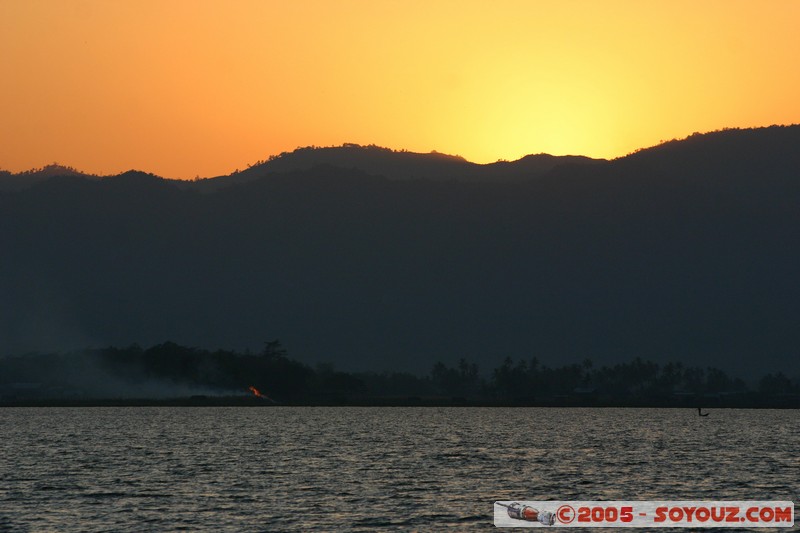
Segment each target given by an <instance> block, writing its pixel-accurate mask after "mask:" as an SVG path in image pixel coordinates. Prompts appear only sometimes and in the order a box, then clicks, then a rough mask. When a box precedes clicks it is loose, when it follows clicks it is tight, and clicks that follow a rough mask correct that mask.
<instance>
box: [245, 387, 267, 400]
mask: <svg viewBox="0 0 800 533" xmlns="http://www.w3.org/2000/svg"><path fill="white" fill-rule="evenodd" d="M248 389H250V392H252V393H253V394H255V395H256V396H257V397H259V398H266V396H264V395H263V394H261V391H260V390H258V389H257V388H255V387H254V386H252V385H250V386H249V387H248Z"/></svg>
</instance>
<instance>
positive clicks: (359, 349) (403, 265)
mask: <svg viewBox="0 0 800 533" xmlns="http://www.w3.org/2000/svg"><path fill="white" fill-rule="evenodd" d="M373 152H374V153H373ZM347 154H350V155H352V159H348V157H345V156H346V155H347ZM353 154H355V155H353ZM799 154H800V127H798V126H791V127H771V128H762V129H757V130H730V131H722V132H716V133H711V134H705V135H695V136H692V137H690V138H688V139H685V140H683V141H675V142H669V143H665V144H663V145H660V146H657V147H653V148H650V149H647V150H642V151H639V152H637V153H634V154H631V155H630V156H627V157H624V158H620V159H617V160H613V161H595V160H588V159H573V158H571V159H562V158H552V157H550V156H532V157H531V158H524V159H522V160H520V161H517V162H513V163H496V164H493V165H473V164H471V163H468V162H466V161H464V160H462V159H460V158H452V157H449V156H441V155H436V154H433V155H430V154H428V155H422V154H404V153H402V152H392V151H389V150H383V149H378V148H372V147H366V148H363V147H343V148H338V149H321V150H314V149H306V150H299V151H297V152H294V153H293V154H289V155H284V156H282V157H279V158H277V159H274V160H273V161H269V162H266V163H263V164H259V165H255V166H254V167H252V168H250V169H248V170H247V171H244V172H240V173H238V174H234V175H231V176H228V177H221V178H216V179H214V180H200V181H197V182H191V183H177V182H173V181H170V180H162V179H160V178H157V177H155V176H152V175H147V174H143V173H134V174H124V175H121V176H117V177H116V178H104V179H99V180H98V179H93V178H86V177H82V176H80V175H77V176H76V175H72V176H67V177H60V178H51V179H46V180H40V181H39V182H38V183H37V184H36V185H35V186H29V187H27V188H24V189H22V190H16V191H14V192H5V193H2V194H0V249H2V250H3V251H4V260H3V261H1V262H0V354H2V353H22V352H24V351H27V350H36V349H38V350H62V349H64V350H65V349H72V348H76V347H81V346H86V345H95V346H97V345H108V344H114V345H118V346H121V345H125V344H127V343H132V342H138V343H141V344H155V343H158V342H163V341H165V340H173V341H175V342H178V343H183V344H188V345H197V346H204V347H209V348H216V347H228V348H237V349H240V348H247V347H250V348H252V349H258V347H259V346H260V345H261V343H262V342H263V341H264V340H265V339H268V338H275V337H279V338H280V339H281V340H282V341H283V342H284V344H285V345H286V347H287V348H288V349H289V351H290V353H291V354H292V356H293V357H297V358H299V359H301V360H304V361H306V362H315V361H332V362H334V363H335V364H336V365H337V366H339V367H341V368H344V369H356V368H363V369H371V370H374V369H382V368H387V369H388V368H391V369H401V370H417V371H428V370H429V369H430V365H431V364H432V362H433V361H435V360H443V361H445V362H448V363H452V362H454V361H456V360H458V359H459V358H461V357H464V358H466V359H467V360H469V361H476V362H478V363H479V364H481V366H483V367H484V368H489V367H492V366H497V365H498V364H499V362H501V361H502V360H503V359H504V358H505V357H506V356H510V357H513V358H514V359H520V358H530V357H533V356H536V357H538V358H539V360H541V361H543V362H544V363H547V364H551V365H555V364H561V363H564V362H573V361H580V360H583V359H585V358H591V359H593V360H595V361H596V362H598V363H606V362H614V361H624V360H630V359H632V358H633V357H637V356H639V357H642V358H646V359H651V360H656V361H665V360H682V361H686V362H689V363H691V364H692V365H702V364H710V365H714V366H718V367H720V368H724V369H726V370H728V371H730V372H731V373H733V374H737V375H741V374H742V373H744V372H753V371H756V370H757V371H758V372H757V373H758V374H759V375H761V374H763V373H765V372H769V371H774V370H782V371H784V372H785V373H790V374H794V375H796V374H797V373H798V372H800V363H799V362H798V359H797V357H796V350H797V346H798V345H800V328H798V327H797V324H798V323H800V305H798V302H800V283H798V281H797V279H796V276H797V271H798V266H799V265H800V247H798V235H800V155H799ZM359 158H361V159H359ZM392 162H394V163H392ZM393 164H394V166H392V165H393ZM281 165H285V166H281ZM526 165H530V166H529V167H526ZM436 169H441V171H437V170H436ZM459 169H460V170H459ZM6 177H7V176H6ZM0 179H5V178H1V177H0Z"/></svg>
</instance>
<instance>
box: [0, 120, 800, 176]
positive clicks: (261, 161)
mask: <svg viewBox="0 0 800 533" xmlns="http://www.w3.org/2000/svg"><path fill="white" fill-rule="evenodd" d="M798 126H800V123H787V124H770V125H767V126H753V127H738V126H732V127H722V128H719V129H716V130H708V131H702V132H699V131H695V132H693V133H690V134H688V135H686V136H684V137H675V138H672V139H662V140H660V141H659V142H658V143H656V144H652V145H648V146H642V147H640V148H636V149H635V150H632V151H630V152H628V153H626V154H624V155H619V156H616V157H610V158H605V157H593V156H589V155H585V154H572V153H568V154H553V153H549V152H530V153H528V154H525V155H522V156H520V157H518V158H516V159H505V158H500V159H497V160H496V161H490V162H486V163H478V162H475V161H471V160H470V159H467V158H466V157H464V156H462V155H460V154H450V153H447V152H440V151H438V150H436V149H432V150H431V151H429V152H415V151H412V150H408V149H405V148H391V147H388V146H381V145H377V144H359V143H352V142H342V143H341V144H339V145H326V146H318V145H314V144H310V145H305V146H297V147H295V148H294V149H293V150H291V151H283V152H280V153H277V154H271V155H269V156H267V158H266V159H259V160H256V161H255V162H253V163H247V164H246V166H245V168H244V169H243V170H241V169H240V168H238V167H237V168H235V169H234V170H232V171H230V172H229V173H227V174H218V175H215V176H200V174H197V175H196V176H195V177H193V178H173V177H168V176H162V175H160V174H156V173H153V172H150V171H147V170H140V169H136V168H128V169H125V170H121V171H119V172H104V173H100V172H90V171H84V170H82V169H79V168H77V167H73V166H72V165H69V164H62V163H60V162H58V161H53V162H52V163H47V164H44V165H42V166H40V167H33V168H29V169H24V170H19V171H16V172H15V171H12V170H8V169H6V168H4V167H2V166H0V173H9V174H11V175H12V176H21V175H26V174H36V173H38V172H42V171H45V170H47V169H49V168H53V167H58V168H63V169H65V170H68V171H71V172H75V173H77V174H82V175H85V176H91V177H97V178H106V177H113V176H120V175H122V174H126V173H128V172H141V173H144V174H149V175H151V176H156V177H158V178H161V179H164V180H169V181H200V180H209V179H214V178H220V177H225V176H232V175H235V174H238V173H241V172H244V171H246V170H249V169H251V168H254V167H257V166H260V165H263V164H266V163H269V162H271V161H274V160H277V159H280V158H281V157H285V156H288V155H291V154H293V153H295V152H298V151H301V150H326V149H336V148H368V149H369V148H371V149H378V150H386V151H390V152H392V153H407V154H415V155H441V156H445V157H451V158H454V159H462V160H463V162H464V163H466V164H470V165H476V166H489V165H496V164H499V163H516V162H518V161H521V160H523V159H525V158H527V157H532V156H550V157H582V158H586V159H590V160H593V161H617V160H620V159H625V158H626V157H629V156H631V155H634V154H637V153H639V152H643V151H647V150H650V149H653V148H658V147H660V146H664V145H667V144H670V143H675V142H682V141H686V140H688V139H691V138H693V137H697V136H705V135H712V134H715V133H724V132H730V131H756V130H764V129H770V128H791V127H798Z"/></svg>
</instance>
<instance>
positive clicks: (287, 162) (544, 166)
mask: <svg viewBox="0 0 800 533" xmlns="http://www.w3.org/2000/svg"><path fill="white" fill-rule="evenodd" d="M597 161H599V160H595V159H590V158H587V157H582V156H561V157H556V156H552V155H548V154H539V155H529V156H526V157H524V158H522V159H519V160H517V161H512V162H508V161H498V162H497V163H490V164H487V165H479V164H476V163H470V162H469V161H467V160H466V159H464V158H462V157H460V156H452V155H445V154H440V153H438V152H431V153H429V154H420V153H414V152H407V151H395V150H390V149H388V148H381V147H378V146H359V145H357V144H346V145H344V146H339V147H326V148H318V147H309V148H298V149H297V150H295V151H293V152H287V153H283V154H280V155H279V156H276V157H273V158H271V159H270V160H269V161H260V162H258V163H256V164H255V165H252V166H251V167H249V168H248V169H247V170H243V171H241V172H236V173H234V174H231V175H228V176H220V177H217V178H211V179H208V180H201V181H199V182H195V183H193V184H192V185H193V187H196V188H198V189H200V190H203V191H213V190H218V189H220V188H224V187H227V186H230V185H233V184H240V183H247V182H249V181H253V180H255V179H258V178H260V177H262V176H264V175H266V174H269V173H276V172H293V171H300V170H311V169H313V168H314V167H318V166H332V167H339V168H344V169H358V170H360V171H362V172H365V173H367V174H372V175H375V176H382V177H386V178H388V179H390V180H415V179H425V180H435V181H453V180H455V181H486V180H492V181H499V180H511V179H521V178H526V177H528V178H529V177H531V176H533V175H541V174H544V173H545V172H548V171H549V170H551V169H552V168H554V167H555V166H558V165H561V164H565V163H592V162H597Z"/></svg>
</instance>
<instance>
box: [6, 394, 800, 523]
mask: <svg viewBox="0 0 800 533" xmlns="http://www.w3.org/2000/svg"><path fill="white" fill-rule="evenodd" d="M710 412H711V415H710V416H709V417H707V418H700V417H698V416H697V413H696V411H693V410H686V409H558V408H511V409H502V408H387V407H378V408H352V407H342V408H336V407H263V408H262V407H249V408H248V407H230V408H225V407H218V408H201V407H152V408H140V407H97V408H0V433H1V436H0V531H11V532H17V531H19V532H24V531H175V530H185V531H199V530H207V531H237V532H238V531H308V530H323V531H334V530H349V531H375V530H381V529H383V530H392V531H395V530H399V531H414V530H420V531H431V530H442V529H447V528H451V529H452V530H456V531H460V530H480V529H484V530H488V529H494V527H493V525H492V517H493V506H492V504H493V502H494V501H495V500H648V499H658V500H695V499H700V500H762V499H763V500H794V501H795V503H797V501H798V499H799V498H798V496H800V412H798V411H796V410H784V411H781V410H774V411H772V410H711V411H710ZM794 530H797V526H795V528H794ZM597 531H609V530H608V529H603V530H597ZM629 531H637V530H629ZM638 531H642V530H638ZM661 531H664V530H661ZM706 531H708V530H706ZM727 531H732V530H727ZM761 531H765V530H763V529H762V530H761ZM782 531H787V529H782Z"/></svg>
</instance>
